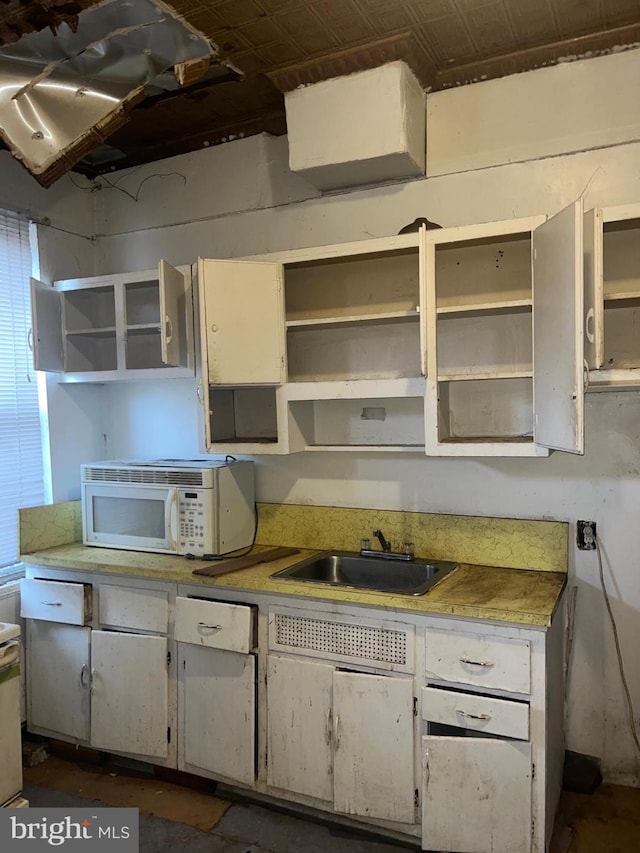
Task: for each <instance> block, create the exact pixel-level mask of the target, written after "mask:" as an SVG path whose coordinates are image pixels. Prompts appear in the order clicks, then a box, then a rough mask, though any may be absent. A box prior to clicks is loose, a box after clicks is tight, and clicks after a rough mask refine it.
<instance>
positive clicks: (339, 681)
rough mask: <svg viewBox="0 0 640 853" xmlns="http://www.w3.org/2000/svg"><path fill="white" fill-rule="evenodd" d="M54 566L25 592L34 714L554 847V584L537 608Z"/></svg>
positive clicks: (392, 815) (326, 808)
mask: <svg viewBox="0 0 640 853" xmlns="http://www.w3.org/2000/svg"><path fill="white" fill-rule="evenodd" d="M49 574H50V577H44V578H32V579H29V583H28V584H27V585H26V595H25V597H24V599H23V602H22V608H23V609H22V613H23V616H25V617H26V635H25V636H26V662H27V724H28V729H29V731H32V732H35V733H37V734H42V735H45V736H51V737H57V738H60V739H62V740H67V741H70V742H72V743H78V744H83V745H87V746H92V747H95V748H97V749H101V750H105V751H109V752H114V753H121V754H123V755H127V756H130V757H134V758H139V759H141V760H144V761H147V762H150V763H154V764H163V765H165V766H169V767H178V769H180V770H182V771H186V772H189V773H194V774H196V775H200V776H205V777H209V778H211V779H215V780H218V781H220V782H221V783H225V784H228V785H230V786H238V787H240V788H244V789H250V790H255V791H256V792H257V794H258V795H260V796H262V797H265V798H266V799H268V800H269V799H270V800H272V801H278V800H279V801H281V802H282V801H286V802H288V803H289V804H296V803H297V804H299V805H300V806H302V807H305V808H307V809H308V808H316V809H317V810H318V811H321V812H323V813H324V814H325V815H327V816H330V815H331V814H333V815H334V816H335V817H336V818H338V817H340V818H341V819H342V820H343V821H344V822H348V821H347V820H346V819H347V818H351V819H352V820H353V822H354V823H356V824H357V825H359V826H365V825H369V826H370V827H372V828H373V827H375V828H377V829H378V830H379V831H381V832H387V833H388V834H390V835H392V836H393V837H394V838H396V839H404V840H408V841H412V842H413V843H416V842H417V841H418V840H420V841H421V846H422V849H424V850H438V851H441V853H545V851H546V850H548V849H549V844H550V840H551V834H552V829H553V822H554V815H555V808H556V805H557V802H558V798H559V794H560V787H561V781H562V766H563V758H564V741H563V732H562V710H563V699H562V697H563V695H564V669H563V655H562V650H563V620H562V613H563V606H562V601H560V603H559V604H558V607H557V610H556V615H554V617H553V620H552V624H551V625H550V626H546V627H544V628H542V627H539V628H538V627H531V626H519V625H518V626H517V625H511V626H510V625H496V624H491V623H489V622H486V621H485V622H482V621H480V620H472V619H468V620H464V621H463V620H460V619H453V618H447V617H440V616H434V615H429V614H423V613H416V614H413V613H409V612H406V613H405V612H394V613H391V612H390V611H388V610H386V611H385V610H382V609H379V608H378V609H376V608H373V607H370V608H365V607H362V608H358V607H356V606H355V605H347V604H342V603H328V602H322V601H316V602H313V607H311V605H310V604H309V602H306V606H300V605H298V606H292V605H291V600H290V599H289V600H287V599H285V598H284V597H282V598H281V599H276V597H275V596H267V595H265V594H261V593H255V594H254V593H249V592H246V593H243V598H242V599H240V598H239V593H238V592H237V591H235V590H222V589H221V588H218V589H214V588H213V587H211V588H208V587H205V586H196V585H195V584H189V585H187V584H184V585H182V584H180V585H174V587H173V589H172V588H171V586H170V584H169V583H168V582H164V581H162V582H160V581H159V582H156V583H155V585H153V583H150V584H149V587H148V588H144V585H143V582H142V581H141V580H140V579H138V580H134V579H133V578H132V579H122V580H119V581H118V582H117V583H116V582H114V580H113V579H112V578H109V576H107V575H105V576H104V577H101V576H98V575H96V576H95V577H91V576H89V575H88V573H85V574H84V575H83V576H79V575H75V576H74V575H73V573H72V572H71V571H70V570H69V571H66V572H64V571H62V570H61V571H60V572H58V573H56V572H53V571H52V572H50V573H49ZM78 577H80V579H79V580H78ZM176 593H177V594H176ZM213 594H216V598H215V599H214V598H208V597H206V596H207V595H213ZM96 595H97V598H96ZM225 596H228V599H229V600H221V599H224V597H225ZM96 603H97V605H98V606H97V607H95V606H93V608H92V604H93V605H95V604H96ZM93 613H96V614H97V616H96V617H95V618H94V616H93ZM56 617H64V618H62V619H61V620H60V621H55V618H56ZM65 619H66V620H68V621H65ZM534 768H535V772H534Z"/></svg>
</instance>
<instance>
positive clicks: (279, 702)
mask: <svg viewBox="0 0 640 853" xmlns="http://www.w3.org/2000/svg"><path fill="white" fill-rule="evenodd" d="M333 670H334V668H333V667H332V666H329V665H327V664H322V663H312V662H310V661H300V660H293V659H291V658H286V657H279V656H278V655H269V657H268V659H267V750H268V752H267V784H268V785H269V786H271V787H274V788H281V789H283V790H285V791H293V792H295V793H297V794H305V795H306V796H308V797H315V798H316V799H318V800H325V801H329V802H330V801H331V800H332V799H333V779H332V776H331V750H332V714H331V693H332V685H333Z"/></svg>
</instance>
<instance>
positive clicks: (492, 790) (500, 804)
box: [422, 736, 532, 853]
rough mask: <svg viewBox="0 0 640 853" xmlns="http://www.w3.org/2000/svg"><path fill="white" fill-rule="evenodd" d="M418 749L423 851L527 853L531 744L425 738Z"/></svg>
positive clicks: (452, 738) (455, 738)
mask: <svg viewBox="0 0 640 853" xmlns="http://www.w3.org/2000/svg"><path fill="white" fill-rule="evenodd" d="M422 749H423V755H424V777H423V778H424V787H423V795H422V848H423V850H439V851H442V853H445V851H451V853H494V851H495V853H498V851H503V853H529V851H530V850H531V849H532V848H531V844H532V839H531V766H532V763H531V744H530V743H524V742H519V741H506V740H488V739H485V738H469V737H429V736H426V737H423V738H422ZM452 806H453V808H452Z"/></svg>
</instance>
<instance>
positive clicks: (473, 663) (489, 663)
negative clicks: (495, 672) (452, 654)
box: [458, 658, 493, 666]
mask: <svg viewBox="0 0 640 853" xmlns="http://www.w3.org/2000/svg"><path fill="white" fill-rule="evenodd" d="M458 660H459V661H460V663H468V664H470V665H471V666H493V661H491V660H471V658H458Z"/></svg>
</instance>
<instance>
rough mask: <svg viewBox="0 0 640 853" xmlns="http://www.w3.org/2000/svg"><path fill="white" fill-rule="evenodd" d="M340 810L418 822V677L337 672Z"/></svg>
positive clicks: (336, 761) (337, 792) (336, 784)
mask: <svg viewBox="0 0 640 853" xmlns="http://www.w3.org/2000/svg"><path fill="white" fill-rule="evenodd" d="M333 713H334V730H335V754H334V807H335V809H336V811H339V812H344V813H346V814H353V815H362V816H364V817H372V818H381V819H383V820H393V821H401V822H403V823H414V821H415V811H414V773H413V681H412V679H410V678H391V677H389V676H385V675H368V674H365V673H360V672H340V671H338V672H335V673H334V676H333Z"/></svg>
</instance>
